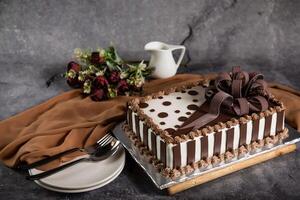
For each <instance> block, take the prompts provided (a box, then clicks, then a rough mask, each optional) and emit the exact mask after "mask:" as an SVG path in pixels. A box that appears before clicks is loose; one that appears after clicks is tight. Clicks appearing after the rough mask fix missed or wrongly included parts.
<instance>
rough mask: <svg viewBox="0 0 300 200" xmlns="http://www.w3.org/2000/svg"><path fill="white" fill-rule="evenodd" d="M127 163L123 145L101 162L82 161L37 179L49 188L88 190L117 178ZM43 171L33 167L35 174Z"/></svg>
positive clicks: (33, 173) (32, 170)
mask: <svg viewBox="0 0 300 200" xmlns="http://www.w3.org/2000/svg"><path fill="white" fill-rule="evenodd" d="M124 165H125V151H124V148H123V147H122V146H120V147H119V149H118V151H117V152H116V153H115V154H114V155H112V156H111V157H109V158H107V159H105V160H103V161H99V162H80V163H78V164H76V165H73V166H71V167H69V168H66V169H65V170H63V171H60V172H58V173H56V174H53V175H51V176H48V177H46V178H43V179H40V180H37V181H35V182H36V183H37V184H38V185H40V186H41V187H43V188H46V189H48V190H52V191H56V192H64V193H78V192H87V191H90V190H94V189H98V188H100V187H103V186H104V185H107V184H108V183H110V182H112V181H113V180H114V179H116V178H117V177H118V176H119V174H120V173H121V172H122V170H123V168H124ZM41 172H42V171H40V170H37V169H31V170H30V171H29V173H30V174H31V175H35V174H38V173H41Z"/></svg>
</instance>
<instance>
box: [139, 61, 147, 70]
mask: <svg viewBox="0 0 300 200" xmlns="http://www.w3.org/2000/svg"><path fill="white" fill-rule="evenodd" d="M146 67H147V65H146V64H145V63H144V61H142V62H141V63H140V64H139V65H138V68H139V70H141V71H144V70H145V69H146Z"/></svg>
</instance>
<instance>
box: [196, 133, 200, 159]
mask: <svg viewBox="0 0 300 200" xmlns="http://www.w3.org/2000/svg"><path fill="white" fill-rule="evenodd" d="M200 141H201V136H200V137H196V138H195V162H198V161H200V160H201V142H200Z"/></svg>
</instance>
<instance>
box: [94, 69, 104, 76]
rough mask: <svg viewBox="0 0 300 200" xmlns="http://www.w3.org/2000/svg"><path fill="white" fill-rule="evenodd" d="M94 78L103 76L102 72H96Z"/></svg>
mask: <svg viewBox="0 0 300 200" xmlns="http://www.w3.org/2000/svg"><path fill="white" fill-rule="evenodd" d="M96 76H104V71H102V70H100V71H98V72H96Z"/></svg>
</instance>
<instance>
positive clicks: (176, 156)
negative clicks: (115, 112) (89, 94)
mask: <svg viewBox="0 0 300 200" xmlns="http://www.w3.org/2000/svg"><path fill="white" fill-rule="evenodd" d="M266 87H267V86H266V83H265V81H264V80H263V76H262V75H261V74H258V73H247V72H244V71H241V70H240V68H238V67H235V68H233V70H232V72H230V73H221V74H220V75H219V76H218V77H217V78H216V79H215V80H210V81H208V80H204V81H203V80H201V81H198V82H195V83H193V84H189V85H185V86H182V87H180V88H172V89H169V90H166V91H161V92H159V93H156V94H152V95H150V96H146V97H141V98H135V99H133V100H132V101H130V102H129V103H128V111H127V121H126V123H125V124H124V127H123V128H124V130H125V132H126V133H127V134H128V136H129V137H130V138H131V140H132V142H133V143H134V144H135V145H136V146H137V147H138V148H139V150H140V153H141V154H144V155H145V156H147V157H148V158H149V162H152V163H153V164H154V165H155V166H156V167H157V168H158V169H159V170H160V171H161V172H162V174H163V175H164V176H169V177H177V176H180V175H183V174H185V173H190V172H192V171H193V170H195V169H197V168H205V167H207V166H208V165H210V164H213V165H217V164H222V163H224V162H227V161H230V160H231V159H235V158H239V157H241V156H244V155H245V154H247V153H250V152H251V153H255V151H257V150H258V149H261V148H263V147H271V146H272V145H274V144H276V143H279V142H281V140H282V139H284V138H286V137H287V136H288V134H287V132H288V131H287V129H286V128H285V126H284V110H285V109H284V106H283V104H282V103H281V102H280V101H278V100H276V99H275V98H274V97H273V96H272V95H271V94H270V93H269V92H268V91H267V88H266Z"/></svg>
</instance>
